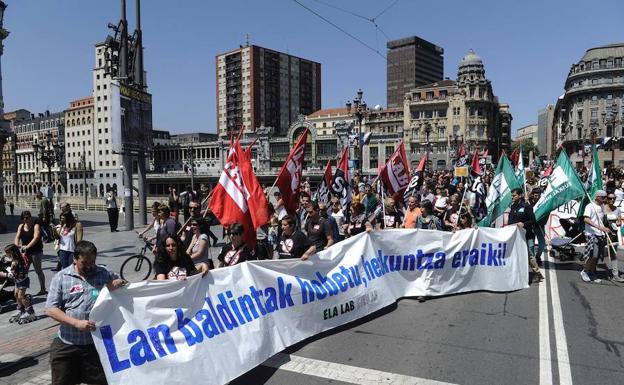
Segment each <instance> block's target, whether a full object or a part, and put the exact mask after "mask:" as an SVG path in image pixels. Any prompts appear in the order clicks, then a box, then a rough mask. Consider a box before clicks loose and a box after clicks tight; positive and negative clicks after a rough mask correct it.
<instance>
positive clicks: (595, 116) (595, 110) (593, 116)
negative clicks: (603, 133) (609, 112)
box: [591, 108, 598, 119]
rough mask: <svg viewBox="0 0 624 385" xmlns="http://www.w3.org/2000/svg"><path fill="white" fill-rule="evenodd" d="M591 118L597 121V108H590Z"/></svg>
mask: <svg viewBox="0 0 624 385" xmlns="http://www.w3.org/2000/svg"><path fill="white" fill-rule="evenodd" d="M591 118H592V119H598V109H597V108H592V109H591Z"/></svg>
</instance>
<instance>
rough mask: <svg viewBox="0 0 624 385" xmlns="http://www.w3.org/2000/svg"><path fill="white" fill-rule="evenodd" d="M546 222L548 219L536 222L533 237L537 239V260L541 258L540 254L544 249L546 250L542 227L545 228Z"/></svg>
mask: <svg viewBox="0 0 624 385" xmlns="http://www.w3.org/2000/svg"><path fill="white" fill-rule="evenodd" d="M547 221H548V217H546V218H545V219H543V220H541V221H538V222H537V226H535V227H536V228H535V237H536V238H537V242H538V245H537V252H536V253H535V255H536V256H537V258H541V257H542V253H544V249H545V248H546V237H545V235H544V227H545V226H546V222H547Z"/></svg>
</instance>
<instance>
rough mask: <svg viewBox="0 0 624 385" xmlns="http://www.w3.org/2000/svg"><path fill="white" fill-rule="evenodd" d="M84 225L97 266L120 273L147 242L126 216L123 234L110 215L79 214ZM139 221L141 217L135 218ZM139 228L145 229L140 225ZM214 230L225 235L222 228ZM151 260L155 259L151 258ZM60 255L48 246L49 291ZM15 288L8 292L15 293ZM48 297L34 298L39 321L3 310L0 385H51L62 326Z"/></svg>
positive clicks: (8, 239)
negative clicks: (21, 320) (16, 319)
mask: <svg viewBox="0 0 624 385" xmlns="http://www.w3.org/2000/svg"><path fill="white" fill-rule="evenodd" d="M21 211H22V209H19V208H16V209H15V215H14V216H7V225H8V228H9V229H13V231H12V232H10V233H7V234H0V246H2V247H4V245H6V244H8V243H12V242H13V239H14V237H15V229H17V226H18V224H19V214H20V213H21ZM76 213H77V215H78V217H79V219H80V221H81V222H82V223H83V226H84V239H86V240H89V241H91V242H93V243H94V244H95V245H96V247H97V249H98V256H97V263H98V264H100V265H104V266H106V268H108V269H110V270H112V271H114V272H116V273H119V269H120V267H121V264H122V263H123V261H124V260H125V259H126V258H127V257H129V256H132V255H134V254H138V253H139V252H140V250H141V247H142V246H143V243H142V242H141V241H140V240H139V238H138V237H137V234H136V233H135V232H134V231H123V216H120V218H119V224H120V228H119V229H120V231H119V232H117V233H111V232H110V228H109V226H108V218H107V215H106V213H102V212H88V211H77V212H76ZM135 218H137V216H135ZM135 229H138V230H140V229H142V226H138V225H137V226H136V227H135ZM214 230H218V231H215V234H217V235H219V236H220V235H221V230H220V228H216V227H215V229H214ZM219 251H220V248H219V247H213V248H211V253H212V255H213V258H214V259H215V260H216V256H217V255H218V252H219ZM150 258H151V256H150ZM55 266H56V253H55V252H54V247H53V244H52V243H48V244H44V256H43V263H42V268H43V271H44V274H45V278H46V288H48V287H49V285H50V281H51V279H52V277H53V276H54V274H56V273H55V272H53V271H52V269H53V268H54V267H55ZM30 282H31V284H30V289H29V290H28V292H29V293H31V294H34V293H36V292H37V291H39V282H38V280H37V276H36V275H35V273H34V270H33V269H32V268H31V271H30ZM12 289H13V287H12V286H11V287H10V288H8V290H12ZM45 301H46V298H45V296H37V297H33V306H34V308H35V313H36V314H37V315H38V316H39V319H38V320H37V321H34V322H31V323H28V324H25V325H18V324H11V323H9V318H10V317H11V316H12V315H13V314H15V307H14V306H12V307H10V308H9V307H6V308H3V310H2V312H1V313H0V385H8V384H12V385H13V384H24V385H30V384H35V385H42V384H49V383H50V366H49V361H48V360H49V347H50V344H51V342H52V339H54V337H55V336H56V333H57V331H58V323H57V322H56V321H54V320H52V319H50V318H48V317H46V316H45V308H44V307H45Z"/></svg>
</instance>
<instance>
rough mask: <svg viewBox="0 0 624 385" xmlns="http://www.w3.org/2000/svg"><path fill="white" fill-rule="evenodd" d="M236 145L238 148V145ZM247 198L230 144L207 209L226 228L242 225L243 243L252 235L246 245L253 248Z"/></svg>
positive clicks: (251, 225) (236, 158)
mask: <svg viewBox="0 0 624 385" xmlns="http://www.w3.org/2000/svg"><path fill="white" fill-rule="evenodd" d="M236 145H237V146H238V143H236ZM247 196H248V192H247V189H246V188H245V184H244V183H243V177H242V174H241V170H240V162H239V158H238V153H237V152H236V151H235V150H234V144H233V143H232V146H231V147H230V151H229V154H228V158H227V163H226V165H225V168H224V169H223V172H221V176H220V177H219V183H218V184H217V185H216V186H215V188H214V190H213V193H212V198H211V199H210V204H209V205H208V207H209V208H210V210H211V211H212V212H213V213H214V215H215V216H216V217H217V218H219V221H220V222H221V224H222V225H223V226H225V227H228V226H230V225H232V224H234V223H240V224H242V225H243V228H244V229H245V241H246V242H247V241H248V239H250V238H251V237H249V238H248V236H249V235H253V240H251V241H252V242H251V243H248V245H250V246H253V245H254V244H255V238H256V233H255V231H253V223H252V220H251V215H250V214H249V206H248V204H247Z"/></svg>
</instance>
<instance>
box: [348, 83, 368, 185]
mask: <svg viewBox="0 0 624 385" xmlns="http://www.w3.org/2000/svg"><path fill="white" fill-rule="evenodd" d="M363 95H364V92H363V91H362V90H361V89H359V90H358V91H357V94H356V96H355V98H353V102H351V101H347V103H346V106H347V113H348V114H351V107H353V115H352V116H354V117H355V119H356V120H357V122H358V137H357V141H358V144H357V145H358V148H359V159H358V170H359V173H360V176H363V172H362V170H363V167H362V166H363V163H364V146H362V120H363V119H364V118H367V117H368V115H369V110H368V108H367V106H366V102H365V101H363V100H362V96H363Z"/></svg>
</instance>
